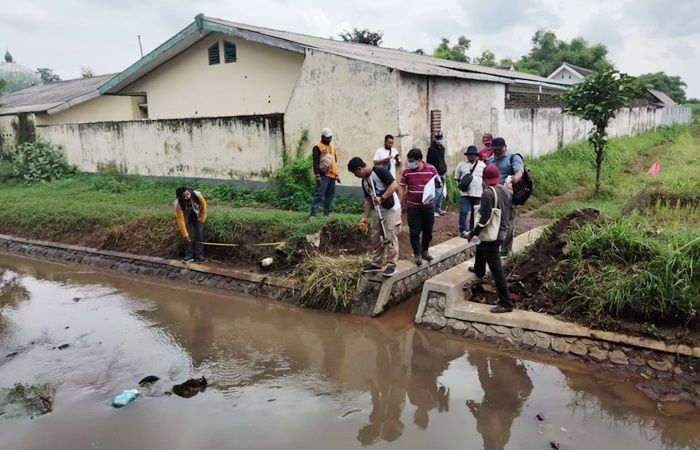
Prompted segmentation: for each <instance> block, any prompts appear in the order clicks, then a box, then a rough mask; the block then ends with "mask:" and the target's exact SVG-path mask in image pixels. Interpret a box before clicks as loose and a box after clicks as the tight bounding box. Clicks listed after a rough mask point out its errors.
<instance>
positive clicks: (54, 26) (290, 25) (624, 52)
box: [0, 0, 700, 97]
mask: <svg viewBox="0 0 700 450" xmlns="http://www.w3.org/2000/svg"><path fill="white" fill-rule="evenodd" d="M695 4H696V1H695V0H676V1H673V2H666V1H662V0H638V1H637V0H589V1H586V2H581V1H579V0H520V1H518V0H490V1H486V2H485V1H483V0H444V1H441V2H425V1H418V0H405V1H401V0H385V1H381V2H379V1H376V0H371V1H368V0H355V1H353V2H333V1H328V0H324V1H322V0H296V1H292V0H257V1H256V2H249V1H245V2H244V1H242V0H234V1H229V2H220V1H213V0H204V1H199V2H196V4H194V5H193V4H192V3H191V2H185V1H184V0H169V1H167V2H166V1H163V0H153V1H150V2H144V1H143V0H139V1H136V0H111V1H108V2H107V1H100V0H92V1H88V0H33V1H32V2H26V1H21V2H20V1H19V0H5V2H4V3H3V8H2V13H1V14H0V48H2V49H3V50H4V48H5V47H7V48H9V49H10V51H11V52H12V54H13V55H14V56H15V59H16V60H17V61H18V62H20V63H23V64H25V65H28V66H30V67H50V68H53V69H54V70H55V71H56V72H57V73H58V74H60V75H61V76H62V77H63V78H70V77H78V76H80V65H87V66H90V67H92V68H93V69H94V70H95V71H96V72H97V73H108V72H116V71H120V70H123V69H124V68H126V67H128V66H129V65H131V64H132V63H133V62H135V61H136V60H137V58H138V57H139V53H138V41H137V38H136V36H137V35H139V34H140V35H141V38H142V41H143V44H144V51H150V50H152V49H153V48H155V47H156V46H158V45H159V44H161V43H162V42H164V41H165V40H166V39H168V38H169V37H170V36H172V35H174V34H175V33H177V32H178V31H180V30H181V29H182V28H184V27H185V26H186V25H187V24H189V23H190V22H191V21H192V20H193V18H194V16H195V15H196V14H197V13H199V12H203V13H205V14H206V15H209V16H215V17H221V18H224V19H228V20H232V21H236V22H244V23H251V24H255V25H261V26H267V27H271V28H277V29H283V30H289V31H296V32H301V33H307V34H313V35H317V36H322V37H330V36H334V35H337V33H338V32H340V31H342V30H344V29H352V28H353V27H358V28H369V29H371V30H379V29H381V30H383V31H384V45H386V46H389V47H396V48H398V47H403V48H405V49H408V50H414V49H416V48H422V49H424V50H425V51H426V52H429V51H431V50H432V49H433V48H434V47H435V46H436V45H437V43H438V42H439V41H440V38H441V37H450V38H452V40H453V41H454V40H455V39H456V38H457V36H460V35H465V36H467V37H468V38H469V39H471V40H472V50H471V51H470V54H471V55H474V56H475V55H478V54H479V53H481V51H483V50H484V49H489V50H491V51H493V52H494V53H496V56H497V57H499V58H503V57H511V58H517V57H519V56H521V55H523V54H525V53H527V51H528V50H529V48H530V38H531V37H532V35H533V34H534V32H535V31H536V30H537V29H538V28H549V29H552V30H554V31H555V32H556V33H557V36H558V37H560V38H561V39H566V40H570V39H571V38H573V37H576V36H579V35H582V36H583V37H584V38H586V39H587V40H588V41H589V42H591V43H596V42H601V43H603V44H605V45H607V46H608V48H609V49H610V57H611V58H612V59H613V61H615V62H616V63H617V65H618V67H620V68H621V69H622V70H625V71H628V72H630V73H633V74H638V73H642V72H656V71H665V72H667V73H669V74H677V75H681V76H682V78H683V79H684V80H685V81H686V82H687V83H688V95H689V96H693V97H700V49H699V46H700V15H698V14H696V12H695V8H694V6H695Z"/></svg>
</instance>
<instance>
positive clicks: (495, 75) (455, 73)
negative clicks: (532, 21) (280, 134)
mask: <svg viewBox="0 0 700 450" xmlns="http://www.w3.org/2000/svg"><path fill="white" fill-rule="evenodd" d="M204 19H205V20H206V21H209V22H213V23H217V24H219V25H223V26H227V27H231V28H235V29H239V30H246V31H250V32H254V33H258V34H261V35H266V36H271V37H274V38H277V39H283V40H285V41H289V42H293V43H297V44H300V45H302V46H303V47H306V48H312V49H317V50H321V51H324V52H327V53H333V54H336V55H341V56H346V57H348V58H352V59H358V60H362V61H366V62H370V63H374V64H378V65H382V66H387V67H392V68H394V69H398V70H401V71H404V72H409V73H415V74H419V75H432V76H445V77H455V78H471V79H483V80H488V81H511V82H512V81H513V80H521V81H532V82H536V83H543V84H547V85H554V86H557V87H559V86H561V87H564V88H567V87H568V85H566V84H564V83H557V82H553V81H552V80H550V79H547V78H544V77H540V76H537V75H531V74H528V73H522V72H516V71H512V70H504V69H498V68H495V67H486V66H479V65H475V64H468V63H463V62H458V61H449V60H445V59H440V58H435V57H433V56H427V55H419V54H417V53H413V52H408V51H405V50H397V49H392V48H386V47H375V46H373V45H365V44H358V43H354V42H344V41H336V40H333V39H326V38H321V37H316V36H309V35H305V34H300V33H292V32H289V31H281V30H274V29H270V28H264V27H258V26H253V25H247V24H243V23H236V22H230V21H227V20H223V19H217V18H212V17H205V18H204ZM470 75H471V76H470Z"/></svg>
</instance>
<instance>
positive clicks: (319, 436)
mask: <svg viewBox="0 0 700 450" xmlns="http://www.w3.org/2000/svg"><path fill="white" fill-rule="evenodd" d="M0 279H1V280H2V281H1V282H0V283H1V284H0V286H1V287H0V387H11V386H12V385H14V383H17V382H25V383H37V382H48V383H53V384H55V385H56V386H57V393H56V398H55V407H54V411H53V412H51V413H49V414H47V415H43V416H40V417H35V418H33V419H31V418H29V417H22V416H17V415H12V414H9V413H8V414H4V415H2V416H0V449H13V450H14V449H33V450H34V449H94V448H99V449H128V448H130V449H223V448H240V449H249V448H250V449H252V448H259V449H276V448H284V449H325V448H329V449H345V448H360V447H362V446H371V447H373V448H377V449H380V448H397V449H398V448H400V449H425V448H436V449H442V448H446V449H447V448H449V449H452V448H474V449H477V448H486V449H503V448H509V449H540V448H541V449H547V448H550V444H549V442H550V441H555V442H558V443H560V445H561V448H562V449H590V448H596V449H629V448H634V449H635V450H640V449H652V448H653V449H656V448H698V447H699V446H700V415H698V412H697V411H696V410H694V409H693V408H692V407H691V406H689V405H685V404H659V405H657V404H656V403H654V402H651V401H648V400H646V399H645V398H643V397H642V396H641V395H639V394H638V393H637V392H636V391H635V389H634V386H633V382H632V381H629V380H624V379H620V377H619V376H616V375H611V374H607V373H605V372H602V371H600V370H597V369H594V368H588V367H585V366H582V365H571V364H569V365H561V364H556V363H555V362H554V361H547V360H542V359H537V360H534V359H528V357H521V356H518V355H515V354H509V353H504V352H499V351H498V350H497V349H495V348H493V347H488V346H477V345H474V344H470V343H468V342H464V341H461V340H456V339H453V338H451V337H448V336H445V335H442V334H437V333H432V332H426V331H421V330H416V329H415V328H413V326H412V325H411V314H412V313H413V312H414V310H415V303H414V304H413V305H410V304H409V305H406V306H403V307H402V308H400V309H398V310H397V311H394V312H392V313H390V314H389V315H388V316H387V317H384V318H382V319H380V320H369V319H361V318H354V317H347V316H342V315H333V314H325V313H321V312H313V311H306V310H301V309H298V308H294V307H287V306H285V305H282V304H279V303H275V302H272V301H263V300H259V299H251V298H247V297H242V296H241V297H234V296H231V295H222V294H221V293H218V292H214V291H206V290H200V289H193V288H192V287H187V286H177V285H170V286H165V285H161V284H156V283H153V282H150V281H148V280H137V279H133V278H131V279H129V278H121V277H116V276H112V275H105V274H100V273H95V272H92V271H90V270H86V269H84V268H81V267H73V266H64V265H57V264H49V263H45V262H38V261H34V260H29V259H21V258H15V257H8V256H2V255H0ZM76 300H77V301H76ZM67 327H68V328H67ZM62 344H69V347H68V348H65V349H64V350H58V349H57V348H56V349H54V347H58V346H60V345H62ZM15 351H16V352H18V354H17V355H16V356H13V357H7V356H6V355H7V354H9V353H12V352H15ZM529 357H530V358H532V355H529ZM146 375H156V376H158V377H160V378H161V381H160V382H158V383H157V384H156V385H155V386H154V387H153V388H152V390H151V391H150V393H149V394H148V395H145V396H144V397H142V398H140V399H138V400H136V402H134V403H132V404H129V405H127V406H126V407H124V408H122V409H114V408H112V407H111V406H110V400H111V398H112V397H113V396H114V395H115V394H117V393H119V392H120V391H121V390H123V389H129V388H134V387H138V386H137V382H138V381H139V380H140V379H141V378H142V377H144V376H146ZM193 376H205V377H206V378H207V379H208V380H210V383H211V384H210V387H209V388H208V389H207V390H206V391H205V392H202V393H200V394H198V395H196V396H195V397H192V398H189V399H184V398H180V397H177V396H167V395H165V394H164V392H165V391H169V390H170V389H171V388H172V386H173V385H174V384H176V383H180V382H182V381H184V380H186V379H188V378H191V377H193ZM1 408H3V406H0V413H2V409H1ZM538 413H542V414H544V419H545V420H544V421H538V420H537V419H536V415H537V414H538ZM8 416H9V417H8Z"/></svg>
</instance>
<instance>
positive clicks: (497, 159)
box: [487, 137, 525, 258]
mask: <svg viewBox="0 0 700 450" xmlns="http://www.w3.org/2000/svg"><path fill="white" fill-rule="evenodd" d="M491 148H492V149H493V155H491V157H490V158H489V160H488V161H487V164H495V165H496V167H498V172H499V174H500V176H501V180H500V184H502V185H505V184H506V182H510V183H511V184H512V186H513V196H514V197H515V192H516V190H517V187H518V184H519V183H520V182H521V181H522V180H523V174H524V173H525V161H524V160H523V157H522V155H521V154H520V153H510V152H509V151H508V147H507V146H506V140H505V139H503V138H502V137H497V138H494V139H493V141H492V142H491ZM509 177H510V179H509ZM515 213H516V204H515V203H514V202H513V201H511V202H510V212H509V214H508V234H507V235H506V238H505V239H504V240H503V243H502V244H501V251H500V256H501V258H505V257H507V256H508V255H509V254H510V251H511V249H512V247H513V233H514V231H515V230H514V227H515Z"/></svg>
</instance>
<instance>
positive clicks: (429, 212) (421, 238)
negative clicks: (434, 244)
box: [406, 206, 435, 256]
mask: <svg viewBox="0 0 700 450" xmlns="http://www.w3.org/2000/svg"><path fill="white" fill-rule="evenodd" d="M406 214H407V216H408V228H409V230H410V236H411V247H412V248H413V254H414V255H416V256H417V255H420V254H421V253H422V252H425V251H428V247H430V241H432V240H433V225H434V224H435V207H434V206H423V207H420V206H419V207H416V208H412V207H409V208H408V211H407V213H406Z"/></svg>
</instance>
